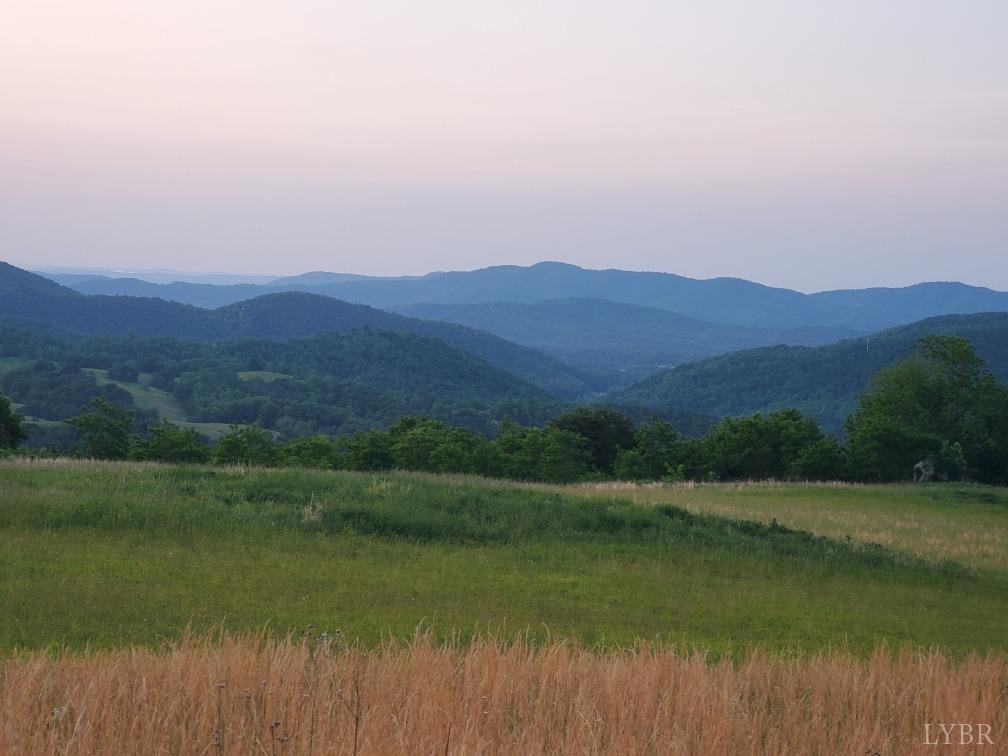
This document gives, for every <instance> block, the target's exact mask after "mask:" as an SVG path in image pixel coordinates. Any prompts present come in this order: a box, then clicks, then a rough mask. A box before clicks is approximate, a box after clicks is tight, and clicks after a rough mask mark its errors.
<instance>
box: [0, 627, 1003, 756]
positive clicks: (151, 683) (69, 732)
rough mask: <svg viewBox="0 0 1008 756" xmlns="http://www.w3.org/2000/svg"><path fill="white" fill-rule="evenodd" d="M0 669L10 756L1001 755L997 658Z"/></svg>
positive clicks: (404, 656) (320, 661)
mask: <svg viewBox="0 0 1008 756" xmlns="http://www.w3.org/2000/svg"><path fill="white" fill-rule="evenodd" d="M0 670H2V676H0V752H2V753H4V754H36V753H45V754H52V753H59V754H126V753H142V754H160V753H163V754H179V753H195V754H225V753H234V754H237V753H243V754H244V753H253V754H254V753H258V754H270V755H271V756H272V754H351V753H354V752H355V751H356V752H357V753H361V754H445V753H453V754H462V753H465V754H568V753H569V754H575V753H576V754H603V753H605V754H631V753H632V754H707V753H709V754H785V753H788V754H798V753H800V754H836V753H847V754H866V753H879V754H887V755H888V754H903V753H918V752H920V753H935V752H944V751H943V750H942V749H939V748H935V747H928V746H925V745H924V744H923V738H924V724H925V723H927V722H946V723H952V722H970V723H989V724H990V725H991V736H992V739H993V740H994V743H995V745H994V746H985V747H984V748H982V749H979V750H976V751H975V752H977V753H991V754H994V753H1005V752H1008V714H1006V709H1008V660H1006V659H1005V658H1003V657H996V656H990V657H986V658H981V657H978V656H970V657H967V658H961V659H953V658H950V657H949V656H946V655H944V654H942V653H939V652H932V653H917V654H912V653H909V652H907V653H891V652H888V651H886V650H879V651H877V652H876V653H875V654H874V655H872V656H871V657H870V658H869V659H862V660H859V659H857V658H855V657H852V656H849V655H846V654H843V653H832V654H827V655H820V656H815V657H788V656H775V655H770V654H764V653H754V654H752V655H750V656H749V657H747V658H746V659H745V660H744V661H742V662H735V663H733V662H730V661H721V662H717V663H711V662H709V661H707V660H705V659H704V658H703V657H702V656H700V655H693V656H688V657H683V656H680V655H677V654H676V653H674V652H672V651H669V650H660V649H653V648H649V647H647V646H642V647H640V648H638V649H636V650H635V651H633V652H622V653H615V652H613V653H596V652H592V651H590V650H584V649H580V648H577V647H576V646H571V645H570V644H564V643H556V644H553V645H547V646H544V647H538V648H534V647H531V646H529V645H526V644H523V643H520V642H518V643H504V642H502V641H500V640H495V639H489V640H480V641H476V642H474V643H472V644H470V645H467V646H465V647H464V648H458V647H453V646H438V645H437V644H435V643H433V642H432V641H431V639H430V638H429V637H427V636H418V637H417V638H415V639H414V641H413V642H411V643H409V644H396V643H388V644H386V645H384V646H382V647H380V648H377V649H370V650H369V649H358V648H351V649H348V650H342V649H339V648H333V649H332V650H331V651H330V650H328V647H327V646H325V645H323V646H322V647H319V646H318V645H317V643H316V642H315V641H312V642H308V641H305V640H301V641H298V640H296V639H294V640H291V639H288V640H282V641H271V640H269V639H268V638H262V637H260V638H251V639H249V638H246V639H236V638H224V639H222V640H221V641H220V642H219V643H211V642H208V641H206V640H205V639H204V640H196V639H192V638H187V639H183V640H182V641H180V642H179V643H177V644H175V645H174V646H172V647H170V648H168V649H166V650H165V651H163V652H160V653H158V652H152V651H148V650H138V649H134V650H126V651H114V652H94V653H86V654H81V655H63V656H60V657H58V658H52V657H47V656H45V655H20V656H16V657H13V658H8V659H7V660H6V661H4V662H3V663H2V667H0ZM355 741H356V746H355ZM957 748H958V747H957ZM951 752H969V749H961V748H958V750H954V751H951Z"/></svg>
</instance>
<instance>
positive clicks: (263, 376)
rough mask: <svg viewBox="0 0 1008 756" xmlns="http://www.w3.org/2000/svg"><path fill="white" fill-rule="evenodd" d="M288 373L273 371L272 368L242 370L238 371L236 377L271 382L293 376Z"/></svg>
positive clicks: (243, 379)
mask: <svg viewBox="0 0 1008 756" xmlns="http://www.w3.org/2000/svg"><path fill="white" fill-rule="evenodd" d="M293 377H294V376H292V375H289V374H288V373H274V372H273V371H272V370H242V371H240V372H239V373H238V379H239V380H242V381H264V382H265V383H272V382H273V381H278V380H280V379H281V378H293Z"/></svg>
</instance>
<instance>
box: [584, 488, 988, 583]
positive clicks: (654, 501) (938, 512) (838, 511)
mask: <svg viewBox="0 0 1008 756" xmlns="http://www.w3.org/2000/svg"><path fill="white" fill-rule="evenodd" d="M570 490H572V491H576V492H578V493H581V494H584V495H589V496H602V497H611V496H614V495H617V496H623V497H626V498H628V499H630V500H631V501H633V502H635V503H638V504H643V505H646V506H654V505H665V504H672V505H675V506H679V507H683V508H685V509H688V510H689V511H691V512H705V513H712V514H719V515H723V516H726V517H733V518H741V519H748V520H757V521H760V522H772V521H773V520H774V519H776V520H777V521H778V522H780V523H782V524H783V525H786V526H788V527H791V528H796V529H799V530H808V531H811V532H814V533H820V534H822V535H826V536H830V537H832V538H839V539H844V538H846V537H847V536H848V535H849V536H851V537H852V538H854V539H857V540H861V541H873V542H875V543H881V544H885V545H887V546H891V547H893V548H896V549H899V550H902V551H907V552H909V553H912V554H916V555H918V556H922V557H925V558H938V559H952V560H955V561H959V562H962V563H964V564H968V565H970V566H973V567H977V568H982V569H994V570H999V571H1002V572H1008V489H1005V488H993V487H991V486H980V485H970V484H954V483H949V484H941V485H939V484H929V485H926V486H913V485H909V484H907V485H885V486H862V485H843V484H837V485H828V486H827V485H800V484H773V483H743V484H704V485H692V484H679V485H663V486H656V485H643V486H634V485H632V484H602V485H584V486H578V487H577V488H572V489H570Z"/></svg>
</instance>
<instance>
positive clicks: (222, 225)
mask: <svg viewBox="0 0 1008 756" xmlns="http://www.w3.org/2000/svg"><path fill="white" fill-rule="evenodd" d="M701 6H702V7H701ZM1006 28H1008V4H1006V3H1004V2H1000V1H994V0H990V1H988V2H978V1H975V0H974V1H970V0H961V1H960V2H955V3H952V2H947V1H946V0H886V2H876V1H875V0H872V1H868V0H848V1H847V2H843V3H822V2H819V3H814V2H780V1H776V2H775V1H773V0H768V1H767V2H760V3H753V2H716V1H715V2H705V3H702V4H701V3H696V2H671V1H669V0H665V1H663V2H658V1H655V2H649V1H638V2H634V1H632V0H628V2H622V3H615V2H594V1H592V0H580V1H579V2H574V1H568V0H554V1H553V2H550V1H549V0H539V1H538V2H532V1H529V0H512V1H510V2H507V3H489V2H472V1H471V0H470V1H469V2H461V1H452V0H429V1H428V2H425V3H418V2H387V1H383V0H377V1H375V2H346V3H342V2H322V1H321V0H319V1H318V2H309V1H307V0H292V1H291V2H284V3H276V2H263V1H262V0H243V1H242V2H237V1H233V2H231V1H220V2H214V1H212V0H210V1H207V2H198V3H197V2H191V1H190V0H173V2H170V3H166V2H160V1H159V2H153V1H149V0H147V1H145V0H129V1H126V0H122V1H119V0H87V1H84V0H79V1H78V0H64V1H63V2H42V1H41V0H35V1H33V2H23V3H16V4H11V7H9V8H7V9H6V10H5V12H4V23H3V26H2V27H0V114H2V117H0V259H4V260H7V261H9V262H11V263H13V264H16V265H22V266H27V267H42V266H52V265H77V266H91V267H96V266H107V267H172V268H181V269H190V270H210V269H213V270H235V271H242V272H248V273H277V274H284V273H294V272H300V271H303V270H308V269H327V270H338V271H345V272H360V273H374V274H392V273H420V272H425V271H428V270H433V269H448V268H474V267H480V266H483V265H488V264H496V263H529V262H534V261H536V260H541V259H560V260H566V261H569V262H574V263H578V264H583V265H587V266H589V267H609V266H611V267H627V268H648V269H659V270H668V271H671V272H675V273H680V274H684V275H691V276H699V277H708V276H715V275H738V276H744V277H748V278H753V279H756V280H760V281H763V282H766V283H771V284H778V285H786V286H792V287H795V288H799V289H804V290H814V289H824V288H838V287H844V286H864V285H873V284H899V283H910V282H915V281H920V280H933V279H953V278H954V279H960V280H965V281H968V282H970V283H977V284H983V285H988V286H992V287H994V288H1001V289H1008V262H1006V259H1008V213H1006V212H1005V208H1006V207H1008V46H1006V45H1005V44H1004V33H1005V32H1004V30H1005V29H1006Z"/></svg>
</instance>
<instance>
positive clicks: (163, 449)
mask: <svg viewBox="0 0 1008 756" xmlns="http://www.w3.org/2000/svg"><path fill="white" fill-rule="evenodd" d="M135 455H136V456H137V457H138V458H139V459H150V460H155V461H157V462H192V463H203V462H207V461H208V460H209V459H210V446H209V445H208V444H207V442H206V440H205V439H204V438H203V436H201V435H200V434H199V433H198V432H197V431H196V430H195V429H194V428H183V427H182V426H179V425H175V424H174V423H169V422H167V421H162V422H161V423H158V424H157V425H153V426H151V428H150V437H149V438H147V439H144V440H142V441H139V442H137V445H136V451H135Z"/></svg>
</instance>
